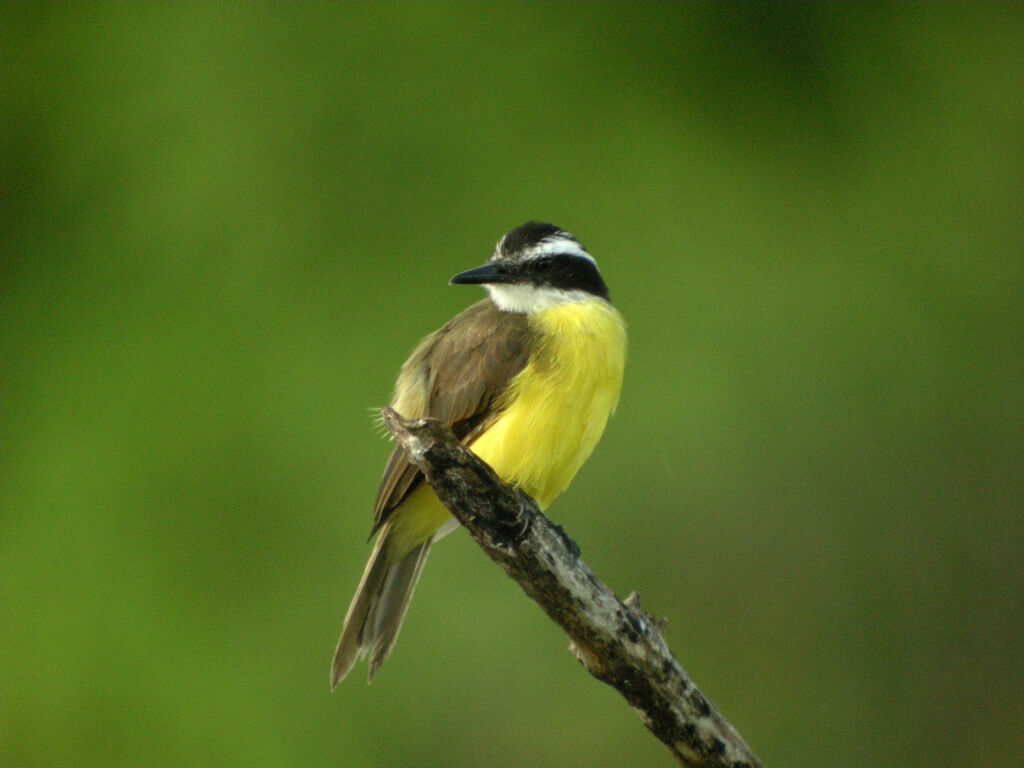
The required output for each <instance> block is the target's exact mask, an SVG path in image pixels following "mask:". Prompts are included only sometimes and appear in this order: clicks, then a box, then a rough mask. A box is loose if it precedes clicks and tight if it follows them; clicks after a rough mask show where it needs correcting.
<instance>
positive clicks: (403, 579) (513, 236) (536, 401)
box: [331, 221, 626, 689]
mask: <svg viewBox="0 0 1024 768" xmlns="http://www.w3.org/2000/svg"><path fill="white" fill-rule="evenodd" d="M449 283H450V284H454V285H479V286H482V287H483V288H484V289H485V290H486V292H487V296H486V298H484V299H483V300H481V301H478V302H477V303H475V304H473V305H471V306H470V307H468V308H467V309H466V310H464V311H463V312H461V313H460V314H458V315H456V316H455V317H454V318H453V319H452V320H450V321H449V322H448V323H446V324H445V325H444V326H443V327H442V328H440V329H439V330H437V331H435V332H434V333H432V334H431V335H429V336H427V337H426V338H425V339H423V341H421V342H420V344H419V345H418V346H417V347H416V348H415V350H414V351H413V353H412V355H411V356H410V357H409V359H408V360H407V361H406V362H405V364H404V365H403V366H402V368H401V371H400V373H399V375H398V379H397V382H396V384H395V390H394V396H393V398H392V400H391V408H392V409H394V410H395V411H396V412H397V413H398V414H399V415H401V416H402V417H404V418H406V419H418V418H432V419H437V420H439V421H441V422H442V423H444V424H446V425H447V426H448V427H450V428H451V430H452V432H453V433H454V434H455V436H456V437H457V438H458V439H459V440H460V441H461V442H462V443H463V444H464V445H466V446H468V447H469V448H470V449H471V450H472V451H473V452H474V453H475V454H476V455H477V456H478V457H479V458H480V459H482V460H483V461H484V462H486V463H487V464H488V465H489V466H490V467H491V468H492V469H493V470H494V471H495V472H496V473H497V474H498V476H499V477H501V479H502V480H504V481H505V482H506V483H509V484H511V485H513V486H516V487H518V488H520V489H521V490H522V491H523V492H524V493H526V494H527V495H529V496H530V497H531V498H533V499H534V500H535V501H536V502H537V505H538V506H539V507H540V509H541V510H545V509H547V508H548V506H549V505H550V504H551V503H552V502H553V501H554V500H555V498H556V497H557V496H558V495H559V494H561V493H562V492H563V491H564V490H565V489H566V488H567V487H568V486H569V484H570V483H571V482H572V480H573V478H574V477H575V475H576V473H577V471H578V470H579V469H580V467H581V466H582V465H583V463H584V462H585V461H586V460H587V458H589V456H590V454H591V453H592V451H593V450H594V447H595V446H596V445H597V442H598V440H599V439H600V438H601V435H602V433H603V432H604V429H605V426H606V424H607V422H608V419H609V418H610V417H611V415H612V413H613V412H614V411H615V408H616V405H617V404H618V401H619V394H620V392H621V389H622V380H623V373H624V369H625V364H626V326H625V321H624V319H623V317H622V315H621V314H620V313H619V312H618V310H616V309H615V307H613V306H612V303H611V299H610V297H609V292H608V287H607V286H606V285H605V282H604V280H603V278H602V277H601V273H600V272H599V271H598V267H597V261H596V260H595V259H594V257H593V256H591V255H590V254H589V253H588V252H587V251H586V249H585V248H584V247H583V246H582V245H581V243H580V242H579V240H577V239H576V237H574V236H573V235H572V234H570V233H569V232H567V231H565V230H563V229H561V228H560V227H557V226H555V225H553V224H548V223H543V222H539V221H529V222H527V223H525V224H523V225H522V226H519V227H516V228H515V229H512V230H511V231H509V232H508V233H507V234H506V235H505V236H504V237H502V238H501V240H499V241H498V244H497V246H496V247H495V249H494V252H493V255H492V256H491V258H490V260H489V261H487V262H486V263H485V264H484V265H483V266H480V267H476V268H474V269H470V270H468V271H465V272H461V273H459V274H457V275H455V276H454V277H453V278H451V280H450V281H449ZM457 527H458V523H457V522H456V521H455V519H454V518H453V517H452V516H451V514H450V513H449V512H448V510H447V509H446V508H445V507H444V506H443V505H442V504H441V502H440V501H439V500H438V498H437V496H436V495H434V492H433V490H432V489H431V488H430V486H429V484H427V483H426V482H425V481H424V476H423V474H422V473H421V472H420V471H419V470H418V469H417V468H416V467H415V466H413V465H412V464H411V463H410V461H409V458H408V456H407V455H406V453H405V451H404V450H403V449H402V448H401V446H397V445H396V446H395V448H394V450H393V451H392V453H391V456H390V458H389V459H388V462H387V464H386V466H385V468H384V474H383V477H382V479H381V483H380V488H379V490H378V493H377V499H376V503H375V505H374V516H373V527H372V530H371V533H370V538H371V540H372V539H373V537H374V536H376V541H375V542H374V546H373V549H372V552H371V554H370V558H369V561H368V562H367V564H366V568H365V570H364V571H363V575H362V578H361V580H360V582H359V586H358V588H357V589H356V593H355V596H354V597H353V598H352V602H351V604H350V605H349V608H348V612H347V614H346V616H345V620H344V624H343V627H342V631H341V637H340V639H339V641H338V646H337V650H336V652H335V655H334V661H333V664H332V665H331V688H332V689H333V688H336V687H337V685H338V683H339V682H341V681H342V680H343V679H344V678H345V677H346V676H347V675H348V674H349V672H350V671H351V670H352V668H353V667H354V665H355V664H356V662H357V661H358V660H359V659H361V658H363V657H366V656H369V674H368V681H369V682H372V681H373V678H374V676H375V675H376V674H377V671H378V670H379V668H380V666H381V664H382V663H383V662H384V660H385V659H386V658H387V657H388V654H389V653H390V652H391V649H392V647H393V646H394V643H395V639H396V638H397V637H398V632H399V630H400V629H401V626H402V620H403V618H404V617H405V614H406V611H407V610H408V608H409V601H410V599H411V598H412V594H413V590H414V589H415V587H416V583H417V582H418V581H419V578H420V574H421V573H422V571H423V566H424V563H425V562H426V560H427V555H428V554H429V552H430V548H431V546H432V545H433V544H434V542H435V541H437V540H438V539H440V538H441V537H442V536H444V535H446V534H448V533H450V532H451V531H453V530H454V529H456V528H457Z"/></svg>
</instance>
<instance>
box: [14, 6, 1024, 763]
mask: <svg viewBox="0 0 1024 768" xmlns="http://www.w3.org/2000/svg"><path fill="white" fill-rule="evenodd" d="M2 28H3V52H2V55H3V75H2V76H3V101H2V105H0V107H2V161H3V168H2V171H3V175H2V197H3V201H2V217H3V218H2V224H3V232H2V302H0V318H2V329H0V330H2V350H3V351H2V361H0V362H2V387H3V388H2V429H3V433H2V451H3V457H2V470H0V471H2V518H0V526H2V527H0V546H2V638H0V660H2V710H0V716H2V730H0V758H2V761H3V764H4V765H5V766H9V767H12V768H13V767H15V766H141V765H146V766H180V765H188V766H208V765H218V766H223V767H226V766H233V765H238V766H281V765H305V766H328V765H330V766H364V765H375V766H437V765H450V766H480V765H483V766H522V765H530V766H565V765H588V766H616V767H617V766H622V765H664V764H669V763H670V758H669V757H668V754H667V752H666V751H665V750H664V749H663V748H662V747H661V745H660V744H659V743H658V742H657V741H655V740H654V739H653V738H652V737H651V736H650V735H649V734H648V733H647V732H646V731H645V729H644V728H643V727H642V725H641V724H640V722H639V721H638V719H637V717H636V716H635V715H634V713H633V712H631V711H630V709H629V708H628V706H627V705H626V704H625V703H624V702H622V701H621V700H620V699H619V698H618V697H617V695H615V694H614V693H613V692H612V691H611V690H610V689H606V688H605V687H603V686H601V685H600V684H598V683H597V682H595V681H593V680H591V679H590V678H589V677H588V676H587V675H586V673H585V672H583V671H582V670H581V669H580V668H579V667H578V665H577V664H576V662H575V661H574V660H573V659H572V656H571V655H570V654H569V653H568V652H567V651H566V644H567V643H566V639H565V638H564V636H562V635H561V634H560V632H559V631H558V630H557V629H556V628H555V627H554V626H553V625H552V624H551V623H550V622H549V621H548V620H547V619H546V618H545V617H544V616H543V615H542V613H541V612H540V611H539V609H537V607H536V606H534V605H533V604H532V603H530V602H529V601H528V600H527V599H526V598H525V597H524V596H523V595H522V594H521V593H520V592H519V590H518V588H517V587H516V586H515V585H514V584H512V583H511V582H510V581H508V580H507V579H506V578H505V577H504V576H503V575H502V574H501V573H500V572H499V571H498V569H497V568H495V567H494V566H493V565H491V564H490V563H489V562H488V561H486V559H485V558H484V557H483V556H482V555H481V554H480V552H479V551H477V550H476V548H475V547H474V546H473V545H472V544H471V543H470V542H469V540H468V539H467V537H466V536H465V535H464V534H461V533H460V534H458V535H455V536H453V537H451V538H450V539H448V540H446V541H445V542H444V543H443V545H441V546H438V547H437V548H436V549H435V551H434V554H433V556H432V559H431V563H430V566H429V567H428V568H427V569H426V571H425V577H424V579H423V582H422V583H421V585H420V588H419V590H418V592H417V596H416V600H415V601H414V603H413V606H412V610H411V612H410V614H409V617H408V621H407V622H406V624H405V628H404V631H403V633H402V637H401V639H400V641H399V643H398V645H397V647H396V651H395V653H394V654H393V655H392V657H391V659H390V660H389V662H388V664H387V665H385V667H384V668H383V670H382V672H381V674H380V676H379V677H378V680H377V682H375V683H374V685H373V686H371V687H367V686H366V685H365V684H364V683H363V681H362V679H361V678H362V676H363V674H364V673H365V667H361V668H359V669H358V670H357V672H356V674H355V675H353V678H354V679H350V680H348V681H346V683H345V684H344V685H343V686H342V687H341V688H340V689H339V690H338V691H336V692H335V693H334V694H331V693H330V692H329V690H328V680H327V677H328V666H329V662H330V658H331V653H332V651H333V648H334V643H335V641H336V639H337V634H338V631H339V629H340V624H341V619H342V616H343V614H344V611H345V608H346V606H347V604H348V600H349V598H350V597H351V594H352V591H353V589H354V587H355V585H356V582H357V580H358V577H359V574H360V572H361V569H362V566H363V563H364V561H365V558H366V556H367V554H368V547H367V545H366V543H365V540H366V534H367V532H368V530H369V524H370V510H371V506H372V502H373V497H374V494H375V492H376V485H377V481H378V478H379V475H380V471H381V469H382V466H383V462H384V460H385V458H386V456H387V453H388V450H389V448H388V445H387V444H386V442H385V441H383V440H381V439H380V437H379V436H378V435H377V433H376V430H375V429H374V427H373V425H372V422H371V418H370V415H369V414H370V409H371V408H373V407H376V406H379V405H380V404H382V403H384V402H385V401H386V400H387V398H388V396H389V394H390V388H391V385H392V382H393V380H394V375H395V373H396V372H397V369H398V366H399V365H400V364H401V362H402V361H403V360H404V359H405V356H406V355H407V354H408V353H409V351H410V350H411V349H412V346H413V345H414V343H415V342H416V341H417V340H418V339H419V338H420V337H421V336H422V335H424V334H426V333H427V332H429V331H431V330H433V329H434V328H436V327H437V326H439V325H440V324H441V323H443V322H444V321H445V320H446V319H447V318H448V317H450V316H451V315H453V314H455V313H456V312H457V311H459V310H460V309H461V308H463V307H464V306H466V305H467V304H468V303H470V302H472V301H475V300H476V299H477V298H478V297H479V296H480V292H479V290H477V289H473V288H461V287H451V288H450V287H448V286H447V285H446V282H447V279H448V278H449V277H450V276H451V275H452V274H454V273H455V272H457V271H459V270H462V269H464V268H468V267H472V266H476V265H477V264H479V263H482V262H483V261H484V260H485V259H486V258H487V257H488V256H489V255H490V251H491V248H492V247H493V244H494V242H495V241H496V240H497V239H498V238H499V237H500V236H501V235H502V234H503V233H504V232H505V231H506V230H507V229H509V228H511V227H513V226H516V225H518V224H520V223H522V222H523V221H525V220H527V219H529V218H540V219H546V220H550V221H554V222H556V223H557V224H559V225H561V226H564V227H566V228H567V229H569V230H571V231H573V232H574V233H576V234H577V235H578V236H579V237H580V239H581V240H582V241H583V242H584V243H585V244H586V245H587V246H588V248H589V249H590V250H591V252H592V253H594V254H595V255H596V257H597V258H598V260H599V261H600V263H601V265H602V268H603V271H604V273H605V276H606V278H607V280H608V282H609V284H610V286H611V289H612V295H613V298H614V299H615V300H616V303H617V304H618V306H619V307H620V309H621V310H622V311H623V313H624V314H625V315H626V317H627V319H628V321H629V323H630V331H631V349H630V364H629V369H628V371H627V377H626V384H625V389H624V394H623V399H622V403H621V405H620V408H619V412H618V414H617V416H616V417H615V419H614V420H613V421H612V423H611V425H610V427H609V429H608V431H607V433H606V435H605V438H604V440H603V442H602V444H601V445H600V447H599V448H598V450H597V452H596V454H595V455H594V457H593V459H592V460H591V461H590V463H589V464H588V465H587V466H586V467H585V468H584V470H583V471H582V472H581V474H580V476H579V477H578V478H577V481H576V483H575V485H574V487H573V488H572V489H571V491H570V492H569V493H568V494H567V495H565V496H564V497H563V498H562V499H561V500H559V501H558V502H557V503H556V504H555V506H554V507H553V508H552V509H551V516H552V517H553V518H555V519H556V520H557V521H559V522H561V523H562V524H564V525H565V526H566V527H567V529H568V531H569V532H570V533H571V534H572V535H573V536H574V537H575V538H576V539H577V540H578V542H579V543H580V546H581V548H582V551H583V555H584V558H585V559H586V560H587V562H588V563H589V564H590V565H591V566H592V567H593V568H594V569H595V570H596V572H597V573H598V574H600V575H601V577H602V578H604V579H605V580H607V582H608V583H609V584H610V585H611V586H612V587H613V588H614V589H615V590H617V591H618V592H619V593H620V594H625V593H626V592H628V591H629V590H631V589H637V590H639V591H640V592H641V594H642V595H643V598H644V605H645V607H646V608H647V609H648V610H650V611H651V612H652V613H654V614H657V615H664V616H667V617H669V619H670V623H669V626H668V630H667V632H668V639H669V642H670V643H671V645H672V647H673V649H674V650H675V652H676V654H677V655H678V657H679V659H680V660H681V662H682V663H683V665H684V666H685V667H686V668H687V669H688V670H689V671H690V672H691V674H693V676H694V677H695V679H696V681H697V682H698V684H699V685H700V686H701V687H702V688H703V690H704V691H705V692H706V693H707V694H708V695H709V696H710V697H711V698H712V699H713V700H714V701H715V702H716V703H717V704H718V705H719V706H720V708H721V709H722V711H723V712H724V713H725V714H726V716H727V717H728V718H729V719H730V720H731V721H732V722H733V723H734V724H735V725H736V726H737V728H738V729H739V730H740V732H741V733H742V734H743V735H744V737H745V738H746V739H747V741H748V742H749V743H750V744H751V746H752V747H753V748H754V750H755V751H756V752H757V753H758V754H759V755H760V756H761V757H762V759H764V760H765V761H766V763H767V764H769V765H773V766H821V765H829V766H865V765H891V766H936V765H986V766H987V765H1012V764H1019V763H1020V762H1021V761H1022V759H1024V735H1022V734H1024V729H1022V728H1021V723H1022V722H1024V695H1022V693H1021V691H1022V688H1024V641H1022V629H1024V487H1022V477H1024V471H1022V468H1024V279H1022V278H1024V204H1022V201H1024V44H1022V40H1024V11H1022V10H1021V6H1019V5H1017V6H1014V5H1009V4H1008V5H1005V6H996V5H988V4H973V5H963V6H960V5H952V4H950V5H945V4H942V5H938V4H934V5H933V4H927V3H923V4H919V5H905V4H898V5H887V4H882V5H877V4H875V5H871V6H859V5H858V6H854V5H805V4H771V5H760V4H742V5H719V4H710V3H709V4H699V5H670V4H656V5H636V4H632V3H628V4H627V3H622V4H608V5H604V4H602V5H570V4H564V5H561V4H540V3H538V4H516V3H512V4H510V3H498V4H495V3H489V2H488V3H483V2H481V3H462V4H458V5H441V4H435V3H416V4H380V5H317V4H303V5H284V4H265V5H256V4H214V3H204V4H159V5H157V4H152V5H150V4H138V5H134V4H120V3H119V4H101V3H86V4H78V5H63V4H60V5H57V4H53V5H50V4H43V3H23V4H17V3H9V2H6V3H4V4H3V6H2Z"/></svg>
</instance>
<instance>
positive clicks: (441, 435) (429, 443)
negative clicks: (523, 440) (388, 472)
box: [382, 408, 761, 768]
mask: <svg viewBox="0 0 1024 768" xmlns="http://www.w3.org/2000/svg"><path fill="white" fill-rule="evenodd" d="M382 414H383V416H384V423H385V424H386V425H387V428H388V429H389V430H390V431H391V434H392V435H394V437H395V439H396V440H397V441H398V442H399V443H400V444H401V445H402V447H403V448H404V449H405V450H406V452H407V453H408V454H409V458H410V460H411V461H412V463H413V464H415V465H416V466H417V467H418V468H419V469H420V470H422V471H423V473H424V475H426V478H427V481H428V482H429V483H430V485H431V486H432V487H433V489H434V492H435V493H436V494H437V496H438V498H440V499H441V501H442V502H443V503H444V505H445V506H446V507H448V509H449V510H450V511H451V513H452V514H453V515H454V516H455V518H456V519H457V520H458V521H459V522H460V523H462V525H463V526H464V527H465V528H466V529H467V530H468V531H469V533H470V535H471V536H472V537H473V538H474V539H475V540H476V542H477V544H479V545H480V546H481V548H483V550H484V552H486V553H487V555H488V556H489V557H490V558H491V559H492V560H494V561H495V562H496V563H498V564H499V565H500V566H501V567H502V568H504V569H505V572H506V573H507V574H508V575H509V576H511V577H512V578H513V579H515V581H516V582H517V583H518V584H519V586H520V587H522V589H523V591H524V592H526V594H527V595H529V596H530V597H531V598H533V599H534V600H535V601H536V602H537V603H538V604H539V605H540V607H541V608H543V609H544V611H545V613H547V614H548V616H550V617H551V619H552V620H553V621H555V623H557V624H558V625H559V626H561V627H562V629H563V630H564V631H565V633H566V634H567V635H569V638H570V639H571V641H572V643H571V646H570V647H571V649H572V651H573V653H575V654H576V658H578V659H579V660H580V662H581V663H582V664H583V666H585V667H586V668H587V670H588V671H589V672H590V673H591V674H592V675H593V676H594V677H596V678H597V679H598V680H602V681H604V682H605V683H608V685H610V686H612V687H613V688H615V689H616V690H617V691H619V693H621V694H622V696H623V697H625V699H626V701H628V702H629V704H630V706H632V707H633V709H635V710H636V711H637V713H638V714H639V715H640V717H641V718H642V719H643V721H644V724H645V725H646V726H647V727H648V728H649V729H650V730H651V732H652V733H653V734H654V735H655V736H657V737H658V738H659V739H660V740H661V741H662V742H664V743H665V745H666V746H668V748H669V750H670V751H671V752H672V754H673V755H674V756H675V758H676V759H677V760H678V761H679V762H680V763H682V764H683V765H685V766H690V767H691V768H698V767H699V768H741V767H742V768H757V767H759V766H761V763H760V761H759V760H758V759H757V758H756V757H755V756H754V754H753V753H752V752H751V751H750V749H749V748H748V747H747V745H746V744H745V743H744V742H743V739H742V738H741V737H740V735H739V733H737V732H736V730H735V729H734V728H733V727H732V726H731V725H730V724H729V723H728V722H727V721H726V720H725V718H723V717H722V716H721V715H720V714H719V713H718V710H716V709H715V707H714V705H712V704H711V702H709V701H708V700H707V698H705V696H704V694H702V693H701V692H700V691H699V690H698V689H697V686H696V685H694V683H693V681H692V680H690V678H689V676H688V675H687V674H686V672H685V671H684V670H683V668H682V667H681V666H680V665H679V662H677V661H676V659H675V657H674V656H673V655H672V652H671V651H670V650H669V648H668V645H667V644H666V643H665V638H664V636H663V635H662V627H661V625H660V624H659V623H658V622H655V621H654V620H653V619H652V617H651V616H649V615H648V614H647V613H645V612H644V611H643V610H642V609H641V608H640V600H639V598H638V597H637V596H636V594H635V593H633V594H632V595H630V596H629V597H628V598H626V600H625V601H622V600H619V598H617V597H616V596H615V595H614V594H613V593H612V591H611V590H609V589H608V587H606V586H605V585H604V584H603V583H602V582H601V581H600V580H599V579H598V578H597V577H596V576H595V575H594V573H593V572H592V571H591V570H590V569H589V568H588V567H587V566H586V565H585V564H584V563H583V561H582V560H581V559H580V552H579V547H578V546H577V545H576V543H575V542H574V541H573V540H572V539H570V538H569V537H568V536H567V535H566V533H565V531H563V530H562V529H561V528H560V527H559V526H557V525H555V524H554V523H552V522H551V521H550V520H548V519H547V518H546V517H544V515H542V514H541V513H540V511H539V510H538V508H537V505H536V503H535V502H534V501H533V499H531V498H530V497H528V496H527V495H526V494H525V493H523V492H522V491H520V490H518V489H513V488H512V487H510V486H508V485H506V484H504V483H503V482H502V481H501V480H500V479H499V478H498V476H497V475H496V474H495V473H494V471H493V470H492V469H491V468H490V467H488V466H487V465H486V464H484V463H483V462H482V461H481V460H480V459H479V458H477V457H476V455H475V454H473V452H472V451H470V450H469V449H468V448H466V447H465V446H463V445H462V444H461V443H459V441H458V440H457V439H456V438H455V436H454V435H453V434H452V433H451V431H450V430H449V429H448V428H447V427H445V426H444V425H442V424H440V423H439V422H437V421H433V420H431V419H419V420H416V421H406V420H405V419H403V418H402V417H401V416H400V415H399V414H398V413H396V412H395V411H394V410H392V409H391V408H384V409H383V410H382Z"/></svg>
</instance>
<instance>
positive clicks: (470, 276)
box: [448, 261, 513, 285]
mask: <svg viewBox="0 0 1024 768" xmlns="http://www.w3.org/2000/svg"><path fill="white" fill-rule="evenodd" d="M512 280H513V277H512V275H510V274H509V272H508V270H507V269H505V267H503V266H501V265H500V264H496V263H494V262H493V261H492V262H489V263H487V264H484V265H483V266H482V267H477V268H476V269H470V270H467V271H465V272H460V273H459V274H457V275H456V276H455V277H453V278H452V279H451V280H449V281H448V284H449V285H485V284H486V283H511V282H512Z"/></svg>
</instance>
